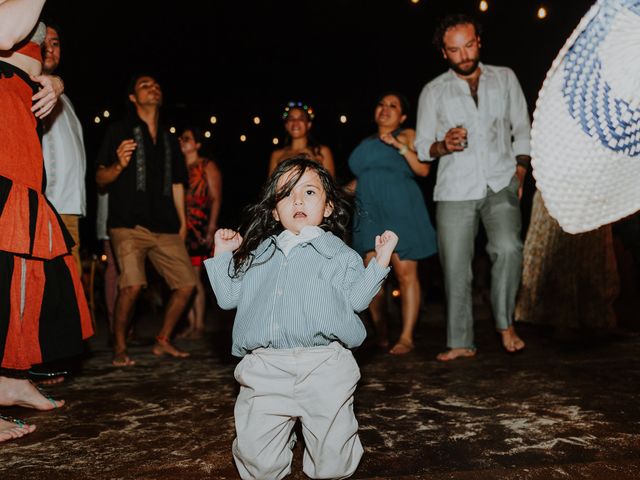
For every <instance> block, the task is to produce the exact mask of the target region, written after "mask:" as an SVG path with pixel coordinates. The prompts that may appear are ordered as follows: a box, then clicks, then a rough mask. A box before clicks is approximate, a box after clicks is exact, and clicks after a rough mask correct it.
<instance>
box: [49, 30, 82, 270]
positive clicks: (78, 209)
mask: <svg viewBox="0 0 640 480" xmlns="http://www.w3.org/2000/svg"><path fill="white" fill-rule="evenodd" d="M58 30H59V29H58V27H55V26H47V34H46V36H45V39H44V43H43V45H42V47H43V49H42V56H43V65H42V69H43V72H44V73H46V74H49V75H50V74H52V73H53V72H54V71H55V70H56V69H57V68H58V65H59V63H60V37H59V35H58ZM42 153H43V154H44V168H45V172H46V174H47V189H46V192H45V193H46V196H47V198H48V199H49V200H50V201H51V203H52V204H53V206H54V207H55V208H56V210H57V211H58V213H59V214H60V217H61V218H62V221H63V222H64V224H65V226H66V227H67V230H69V233H70V234H71V236H72V237H73V240H74V241H75V242H76V244H75V246H74V247H73V249H72V250H71V253H72V255H73V258H74V260H75V261H76V264H77V266H78V272H79V273H80V274H81V275H82V265H81V263H80V253H79V249H80V234H79V230H78V228H79V225H78V224H79V220H80V217H84V215H85V213H86V196H85V182H84V176H85V171H86V155H85V150H84V142H83V139H82V125H81V124H80V121H79V120H78V117H77V116H76V114H75V112H74V110H73V105H72V104H71V101H70V100H69V98H68V97H67V96H66V95H65V94H62V95H61V96H60V100H59V101H58V103H57V104H56V106H55V109H54V110H53V112H51V115H49V117H48V118H47V119H45V129H44V135H43V137H42Z"/></svg>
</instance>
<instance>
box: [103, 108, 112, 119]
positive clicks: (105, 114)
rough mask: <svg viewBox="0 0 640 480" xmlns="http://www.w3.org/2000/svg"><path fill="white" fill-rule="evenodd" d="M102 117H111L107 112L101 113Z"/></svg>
mask: <svg viewBox="0 0 640 480" xmlns="http://www.w3.org/2000/svg"><path fill="white" fill-rule="evenodd" d="M102 116H103V117H104V118H109V117H110V116H111V114H110V113H109V110H105V111H104V112H102Z"/></svg>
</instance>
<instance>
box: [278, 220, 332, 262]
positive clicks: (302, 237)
mask: <svg viewBox="0 0 640 480" xmlns="http://www.w3.org/2000/svg"><path fill="white" fill-rule="evenodd" d="M323 233H324V231H323V230H322V229H321V228H320V227H316V226H311V225H309V226H306V227H304V228H303V229H302V230H301V231H300V233H299V234H297V235H296V234H295V233H293V232H292V231H290V230H283V231H282V233H280V235H278V237H277V238H276V243H277V244H278V248H280V250H282V253H284V255H285V256H288V255H289V252H290V251H291V250H292V249H293V247H295V246H296V245H300V244H302V243H309V242H311V241H312V240H313V239H314V238H316V237H318V236H320V235H322V234H323Z"/></svg>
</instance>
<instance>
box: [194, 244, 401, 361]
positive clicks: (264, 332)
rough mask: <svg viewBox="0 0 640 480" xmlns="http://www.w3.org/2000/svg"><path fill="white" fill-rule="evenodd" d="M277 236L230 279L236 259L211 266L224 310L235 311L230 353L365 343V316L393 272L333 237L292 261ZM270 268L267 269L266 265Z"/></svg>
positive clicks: (223, 257) (299, 248) (299, 250)
mask: <svg viewBox="0 0 640 480" xmlns="http://www.w3.org/2000/svg"><path fill="white" fill-rule="evenodd" d="M275 242H276V237H271V238H269V239H267V240H265V241H264V242H262V243H261V244H260V246H259V247H258V248H257V249H256V250H255V252H254V254H255V260H254V264H253V266H252V267H251V268H250V269H249V270H248V271H247V272H246V273H245V274H244V275H242V276H240V277H239V278H231V277H230V276H229V273H231V272H232V267H233V266H232V265H231V261H232V254H231V252H225V253H221V254H219V255H216V256H215V257H213V258H210V259H208V260H205V262H204V265H205V268H206V270H207V275H208V276H209V281H210V282H211V286H212V287H213V291H214V293H215V294H216V299H217V301H218V305H220V308H223V309H225V310H230V309H233V308H237V309H238V311H237V313H236V318H235V322H234V325H233V347H232V350H231V353H232V354H233V355H235V356H237V357H242V356H244V355H245V354H247V353H249V352H251V351H252V350H254V349H256V348H260V347H265V348H296V347H317V346H324V345H329V344H330V343H331V342H333V341H336V340H337V341H339V342H340V343H342V344H343V345H344V346H345V347H347V348H354V347H357V346H359V345H360V344H362V342H363V341H364V339H365V338H366V330H365V328H364V325H363V324H362V322H361V321H360V318H359V317H358V316H357V315H356V314H355V313H354V312H361V311H362V310H364V309H366V308H367V307H368V306H369V303H370V302H371V300H372V299H373V297H374V296H375V294H376V293H377V292H378V290H379V289H380V286H381V285H382V282H383V281H384V279H385V277H386V276H387V274H388V273H389V270H390V269H389V268H388V267H387V268H383V267H381V266H379V265H378V264H377V262H376V260H375V259H373V260H372V261H371V262H370V263H369V266H368V267H367V268H366V269H365V268H364V266H363V263H362V258H361V257H360V256H359V255H358V254H357V253H356V252H355V251H354V250H352V249H351V248H349V247H348V246H347V245H346V244H345V243H344V242H343V241H342V240H340V239H339V238H338V237H336V236H334V235H333V234H332V233H330V232H324V233H322V235H320V236H318V237H316V238H314V239H312V240H311V241H309V242H306V243H302V244H300V245H296V246H295V247H293V249H292V250H291V252H289V255H288V256H285V255H284V254H283V253H282V251H281V250H280V249H279V248H278V247H277V246H276V243H275ZM263 262H264V263H263Z"/></svg>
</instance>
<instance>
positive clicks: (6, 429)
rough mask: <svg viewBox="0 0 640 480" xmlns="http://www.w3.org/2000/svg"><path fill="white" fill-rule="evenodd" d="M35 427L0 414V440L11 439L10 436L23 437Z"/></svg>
mask: <svg viewBox="0 0 640 480" xmlns="http://www.w3.org/2000/svg"><path fill="white" fill-rule="evenodd" d="M35 429H36V426H35V425H27V424H26V423H24V422H23V421H22V420H18V419H17V418H11V417H5V416H4V415H0V442H4V441H6V440H11V439H12V438H20V437H24V436H25V435H27V434H28V433H31V432H33V431H34V430H35Z"/></svg>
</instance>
